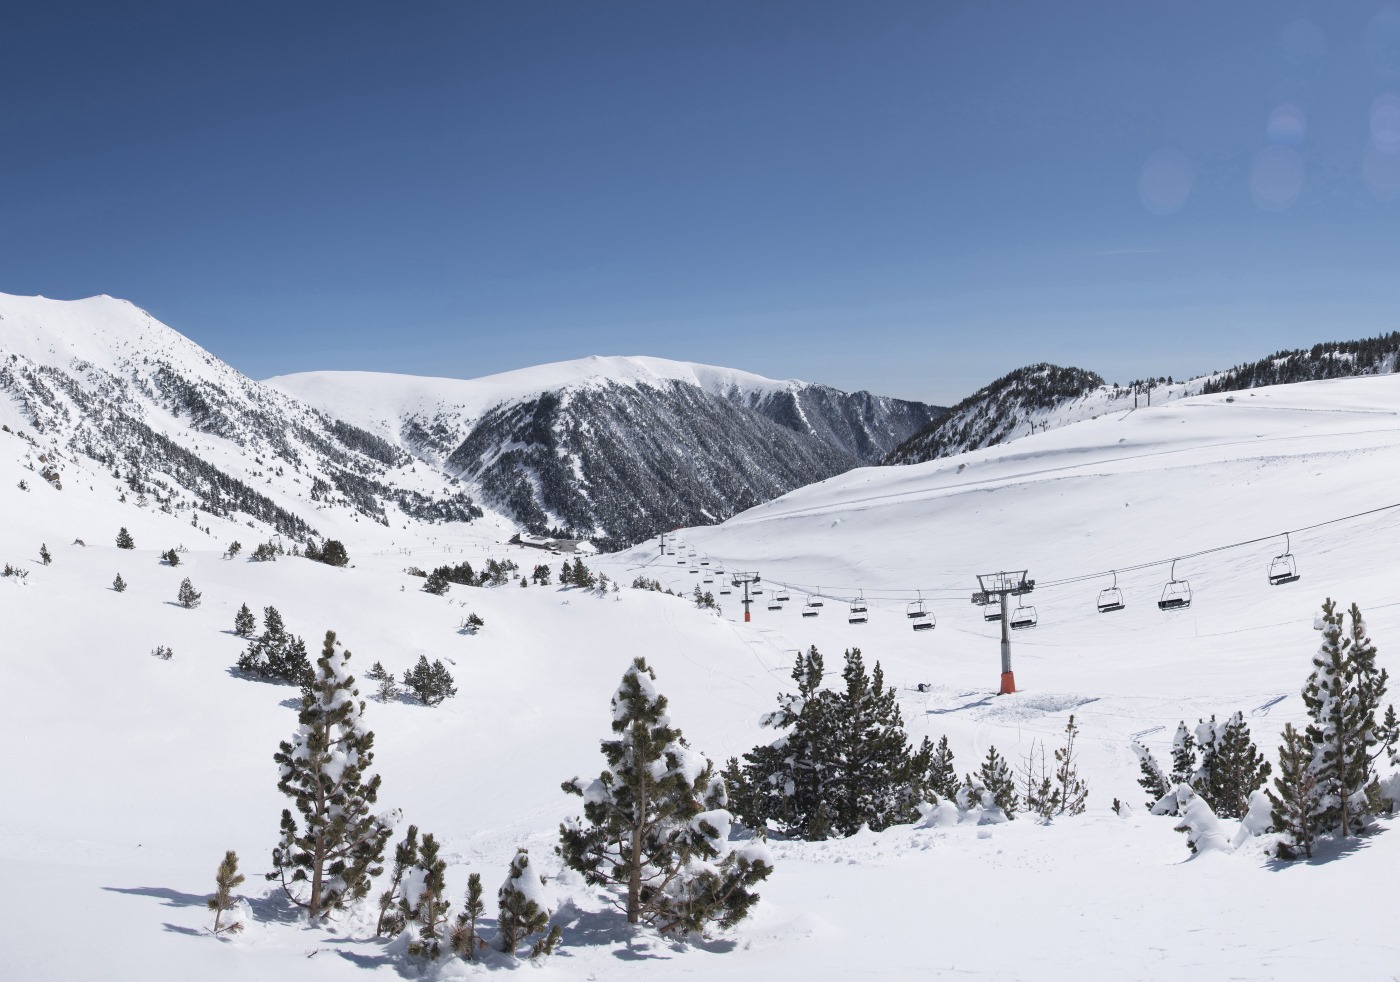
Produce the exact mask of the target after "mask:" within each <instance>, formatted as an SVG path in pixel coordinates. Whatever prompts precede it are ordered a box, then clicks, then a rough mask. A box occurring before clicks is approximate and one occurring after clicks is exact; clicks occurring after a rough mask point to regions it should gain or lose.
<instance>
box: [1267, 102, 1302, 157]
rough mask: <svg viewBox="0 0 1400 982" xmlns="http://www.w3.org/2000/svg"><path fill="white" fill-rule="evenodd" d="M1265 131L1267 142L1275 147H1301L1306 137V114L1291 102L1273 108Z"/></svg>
mask: <svg viewBox="0 0 1400 982" xmlns="http://www.w3.org/2000/svg"><path fill="white" fill-rule="evenodd" d="M1266 131H1267V133H1268V136H1269V142H1270V143H1272V144H1274V145H1275V146H1281V147H1297V146H1301V145H1302V143H1303V140H1304V139H1306V138H1307V135H1308V117H1307V114H1306V113H1304V112H1303V110H1302V109H1300V108H1299V107H1297V106H1295V105H1293V103H1291V102H1285V103H1283V104H1282V105H1280V106H1275V107H1274V109H1273V112H1271V113H1269V124H1268V126H1267V127H1266Z"/></svg>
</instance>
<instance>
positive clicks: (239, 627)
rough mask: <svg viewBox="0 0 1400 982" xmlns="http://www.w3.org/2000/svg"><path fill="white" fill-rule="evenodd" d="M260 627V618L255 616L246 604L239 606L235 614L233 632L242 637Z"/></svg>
mask: <svg viewBox="0 0 1400 982" xmlns="http://www.w3.org/2000/svg"><path fill="white" fill-rule="evenodd" d="M257 629H258V619H257V618H256V617H255V616H253V612H252V611H251V610H249V609H248V605H247V604H244V605H243V606H242V607H239V608H238V613H236V614H234V615H233V633H234V634H236V635H238V636H239V637H240V638H246V637H248V636H249V635H251V634H252V633H253V632H254V631H256V630H257Z"/></svg>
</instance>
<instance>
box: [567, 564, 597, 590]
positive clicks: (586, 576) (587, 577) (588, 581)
mask: <svg viewBox="0 0 1400 982" xmlns="http://www.w3.org/2000/svg"><path fill="white" fill-rule="evenodd" d="M570 580H571V582H572V583H573V585H574V586H576V587H582V588H583V589H585V590H592V589H593V588H594V587H595V586H597V585H598V580H597V578H595V577H594V575H593V572H592V570H590V569H589V568H588V567H587V566H585V565H583V557H582V556H577V557H575V558H574V568H573V573H572V576H571V577H570Z"/></svg>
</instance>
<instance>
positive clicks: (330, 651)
mask: <svg viewBox="0 0 1400 982" xmlns="http://www.w3.org/2000/svg"><path fill="white" fill-rule="evenodd" d="M269 609H271V608H269ZM349 661H350V652H348V651H340V650H338V649H337V646H336V640H335V632H334V631H327V632H326V639H325V644H324V646H323V647H322V650H321V656H320V657H319V658H317V659H316V671H315V674H314V676H313V678H312V679H311V680H310V681H309V683H308V684H307V686H306V687H305V688H304V689H303V690H302V696H301V713H300V714H299V716H298V717H297V719H298V723H299V726H298V728H297V731H296V733H295V734H294V735H293V736H292V739H291V740H290V741H283V742H282V744H281V746H280V747H279V749H278V751H277V753H276V754H274V755H273V759H274V760H275V761H276V762H277V764H278V768H279V773H280V780H279V781H278V782H277V787H278V790H280V791H281V792H282V793H283V794H285V795H287V796H288V797H289V798H291V799H292V801H293V803H294V804H295V805H296V810H297V812H298V813H299V814H300V815H301V825H298V823H297V820H296V818H295V817H294V816H293V815H292V811H291V809H283V811H282V837H281V840H280V841H279V842H278V845H277V848H276V849H274V850H273V852H272V863H273V871H272V872H271V873H269V874H268V879H269V880H280V881H281V883H282V888H283V890H284V891H285V892H286V894H287V897H288V898H289V899H290V900H291V901H292V902H293V903H295V904H298V905H299V906H302V907H305V908H306V909H307V911H308V912H309V914H310V917H311V919H312V920H313V921H315V920H319V919H321V918H323V917H325V916H326V915H327V914H329V913H330V912H331V911H334V910H340V909H342V908H343V907H345V905H346V904H348V903H349V902H351V901H353V900H358V899H360V898H362V897H364V896H365V894H366V893H368V892H369V888H370V879H371V878H372V877H374V876H378V875H379V874H380V873H381V872H383V869H382V867H380V865H379V864H380V863H381V862H383V859H384V844H385V842H386V841H388V838H389V836H390V835H391V834H392V832H393V827H392V826H391V825H390V824H389V823H388V822H387V821H385V820H383V819H381V818H379V817H377V816H375V815H374V814H373V812H372V811H371V808H372V806H373V805H374V803H375V801H376V800H377V799H378V797H379V775H377V774H373V775H372V774H371V773H370V771H369V768H370V765H371V764H372V763H373V762H374V733H373V732H371V731H370V730H369V728H368V727H366V726H365V722H364V709H365V704H364V703H363V702H361V701H360V700H359V699H358V696H359V691H358V690H357V689H356V688H355V679H354V676H352V675H351V674H350V669H349Z"/></svg>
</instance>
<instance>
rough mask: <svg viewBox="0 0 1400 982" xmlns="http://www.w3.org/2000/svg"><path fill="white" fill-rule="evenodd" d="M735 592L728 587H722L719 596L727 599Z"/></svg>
mask: <svg viewBox="0 0 1400 982" xmlns="http://www.w3.org/2000/svg"><path fill="white" fill-rule="evenodd" d="M733 592H734V591H733V590H731V589H729V587H728V586H721V587H720V588H719V595H720V596H721V597H727V596H729V595H730V594H731V593H733Z"/></svg>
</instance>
